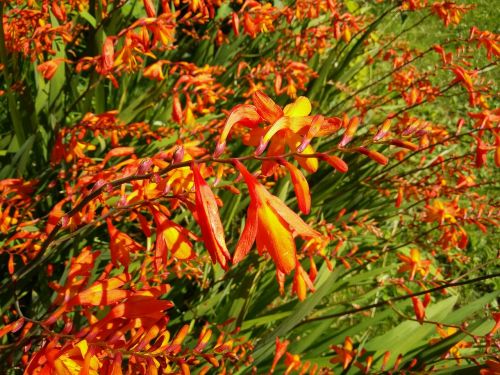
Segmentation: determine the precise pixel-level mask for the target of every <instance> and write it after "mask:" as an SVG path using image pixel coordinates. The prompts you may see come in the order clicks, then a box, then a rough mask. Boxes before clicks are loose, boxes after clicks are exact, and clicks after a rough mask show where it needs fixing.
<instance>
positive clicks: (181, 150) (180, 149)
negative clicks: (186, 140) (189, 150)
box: [172, 146, 184, 164]
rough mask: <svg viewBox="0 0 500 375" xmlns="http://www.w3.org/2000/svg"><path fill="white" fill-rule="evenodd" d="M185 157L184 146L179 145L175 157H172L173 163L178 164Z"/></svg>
mask: <svg viewBox="0 0 500 375" xmlns="http://www.w3.org/2000/svg"><path fill="white" fill-rule="evenodd" d="M183 159H184V146H179V147H177V149H176V150H175V152H174V157H173V158H172V164H177V163H180V162H182V160H183Z"/></svg>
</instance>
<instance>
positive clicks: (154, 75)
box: [142, 60, 167, 81]
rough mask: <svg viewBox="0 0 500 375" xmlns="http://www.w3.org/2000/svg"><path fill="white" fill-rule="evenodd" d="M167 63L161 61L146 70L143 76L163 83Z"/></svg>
mask: <svg viewBox="0 0 500 375" xmlns="http://www.w3.org/2000/svg"><path fill="white" fill-rule="evenodd" d="M166 62H167V61H165V60H159V61H157V62H155V63H154V64H151V65H149V66H148V67H146V68H145V69H144V72H143V73H142V75H143V76H144V77H146V78H149V79H151V80H157V81H163V80H164V79H165V76H164V75H163V70H162V68H163V65H164V64H165V63H166Z"/></svg>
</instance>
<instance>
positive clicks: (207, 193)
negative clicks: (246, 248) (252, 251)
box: [191, 162, 231, 269]
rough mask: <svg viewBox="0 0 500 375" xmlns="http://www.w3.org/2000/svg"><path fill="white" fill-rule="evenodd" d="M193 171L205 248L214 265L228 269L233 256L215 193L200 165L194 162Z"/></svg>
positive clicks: (199, 221) (199, 220) (192, 164)
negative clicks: (217, 264) (202, 173)
mask: <svg viewBox="0 0 500 375" xmlns="http://www.w3.org/2000/svg"><path fill="white" fill-rule="evenodd" d="M191 169H192V171H193V175H194V186H195V189H196V208H197V214H198V224H199V225H200V227H201V233H202V234H203V240H204V241H205V246H206V247H207V250H208V253H209V254H210V257H211V258H212V262H213V263H214V264H215V263H219V264H220V265H221V266H222V268H224V269H227V267H228V262H227V261H228V260H230V259H231V255H230V254H229V251H228V250H227V247H226V241H225V239H224V228H223V226H222V223H221V221H220V217H219V210H218V209H217V204H216V203H215V202H216V201H215V196H214V193H213V192H212V190H210V187H209V186H208V185H207V183H206V182H205V180H204V179H203V177H202V176H201V174H200V170H199V169H198V165H197V164H196V163H194V162H193V163H191Z"/></svg>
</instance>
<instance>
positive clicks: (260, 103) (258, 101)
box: [252, 91, 283, 124]
mask: <svg viewBox="0 0 500 375" xmlns="http://www.w3.org/2000/svg"><path fill="white" fill-rule="evenodd" d="M252 100H253V104H254V105H255V107H256V108H257V112H258V113H259V115H260V116H261V117H262V118H263V119H264V120H266V121H267V122H269V123H271V124H274V123H275V122H276V121H278V119H279V118H280V117H283V110H282V109H281V108H280V106H279V105H277V104H276V103H275V102H274V101H273V100H272V99H271V98H270V97H269V96H267V95H266V94H264V93H263V92H262V91H256V92H255V93H254V94H253V97H252Z"/></svg>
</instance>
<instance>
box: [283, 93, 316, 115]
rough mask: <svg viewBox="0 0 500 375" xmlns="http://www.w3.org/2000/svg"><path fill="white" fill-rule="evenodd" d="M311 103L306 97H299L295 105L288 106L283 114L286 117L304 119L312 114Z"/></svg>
mask: <svg viewBox="0 0 500 375" xmlns="http://www.w3.org/2000/svg"><path fill="white" fill-rule="evenodd" d="M311 109H312V106H311V102H310V101H309V99H307V98H306V97H305V96H299V97H298V98H297V99H295V101H294V102H293V103H290V104H288V105H287V106H286V107H285V108H284V110H283V112H284V113H285V116H290V117H302V116H309V114H310V113H311Z"/></svg>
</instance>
